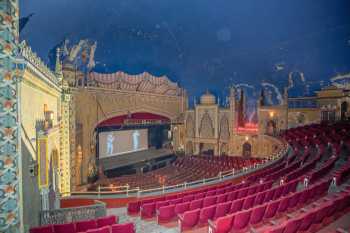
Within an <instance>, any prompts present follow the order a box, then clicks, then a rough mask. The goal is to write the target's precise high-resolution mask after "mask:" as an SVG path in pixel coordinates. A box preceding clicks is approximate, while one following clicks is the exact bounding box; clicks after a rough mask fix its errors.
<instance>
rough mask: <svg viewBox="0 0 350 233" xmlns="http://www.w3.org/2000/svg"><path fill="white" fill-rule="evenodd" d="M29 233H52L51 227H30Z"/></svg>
mask: <svg viewBox="0 0 350 233" xmlns="http://www.w3.org/2000/svg"><path fill="white" fill-rule="evenodd" d="M29 233H54V229H53V225H48V226H41V227H32V228H30V230H29Z"/></svg>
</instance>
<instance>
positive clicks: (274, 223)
mask: <svg viewBox="0 0 350 233" xmlns="http://www.w3.org/2000/svg"><path fill="white" fill-rule="evenodd" d="M269 222H270V223H271V224H272V225H274V226H276V225H277V224H278V222H276V221H274V220H270V221H269Z"/></svg>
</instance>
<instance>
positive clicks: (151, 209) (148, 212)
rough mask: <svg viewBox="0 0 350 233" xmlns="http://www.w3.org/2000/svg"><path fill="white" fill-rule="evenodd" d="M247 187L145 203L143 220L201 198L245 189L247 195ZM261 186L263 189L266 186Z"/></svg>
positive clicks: (142, 209) (232, 187)
mask: <svg viewBox="0 0 350 233" xmlns="http://www.w3.org/2000/svg"><path fill="white" fill-rule="evenodd" d="M247 185H248V184H246V183H244V184H239V185H229V186H226V187H222V188H218V189H213V190H207V191H206V192H198V193H196V194H187V195H184V196H183V197H178V198H176V199H170V200H165V201H156V202H151V203H145V204H143V205H141V218H152V217H153V216H154V214H155V213H156V210H159V209H160V208H163V207H166V206H167V205H177V204H181V203H184V202H189V201H192V200H194V199H201V198H208V199H213V198H214V197H215V198H216V197H217V196H219V195H223V194H225V193H227V192H237V191H239V190H241V189H243V190H244V192H240V194H242V195H243V194H244V195H245V194H246V193H247V192H248V191H249V188H247ZM260 186H261V187H262V188H263V187H264V184H263V185H260ZM270 186H271V185H270ZM254 190H255V189H254ZM251 191H253V190H251ZM242 197H243V196H242ZM168 198H169V197H168ZM215 200H216V199H215ZM208 203H211V201H209V200H208Z"/></svg>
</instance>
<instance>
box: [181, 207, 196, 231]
mask: <svg viewBox="0 0 350 233" xmlns="http://www.w3.org/2000/svg"><path fill="white" fill-rule="evenodd" d="M199 214H200V210H199V209H196V210H190V211H186V212H185V213H183V214H179V215H178V217H179V227H180V232H182V231H184V230H186V229H190V228H192V227H194V226H195V225H197V223H198V221H199Z"/></svg>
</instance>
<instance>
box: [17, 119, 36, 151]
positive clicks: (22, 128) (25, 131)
mask: <svg viewBox="0 0 350 233" xmlns="http://www.w3.org/2000/svg"><path fill="white" fill-rule="evenodd" d="M21 130H22V132H23V133H24V137H25V138H26V139H27V141H28V142H29V145H30V147H31V149H32V150H33V151H34V153H35V154H36V149H35V148H34V146H33V144H32V141H31V140H30V138H29V136H28V133H27V130H26V129H25V128H24V126H23V124H22V123H21Z"/></svg>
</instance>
